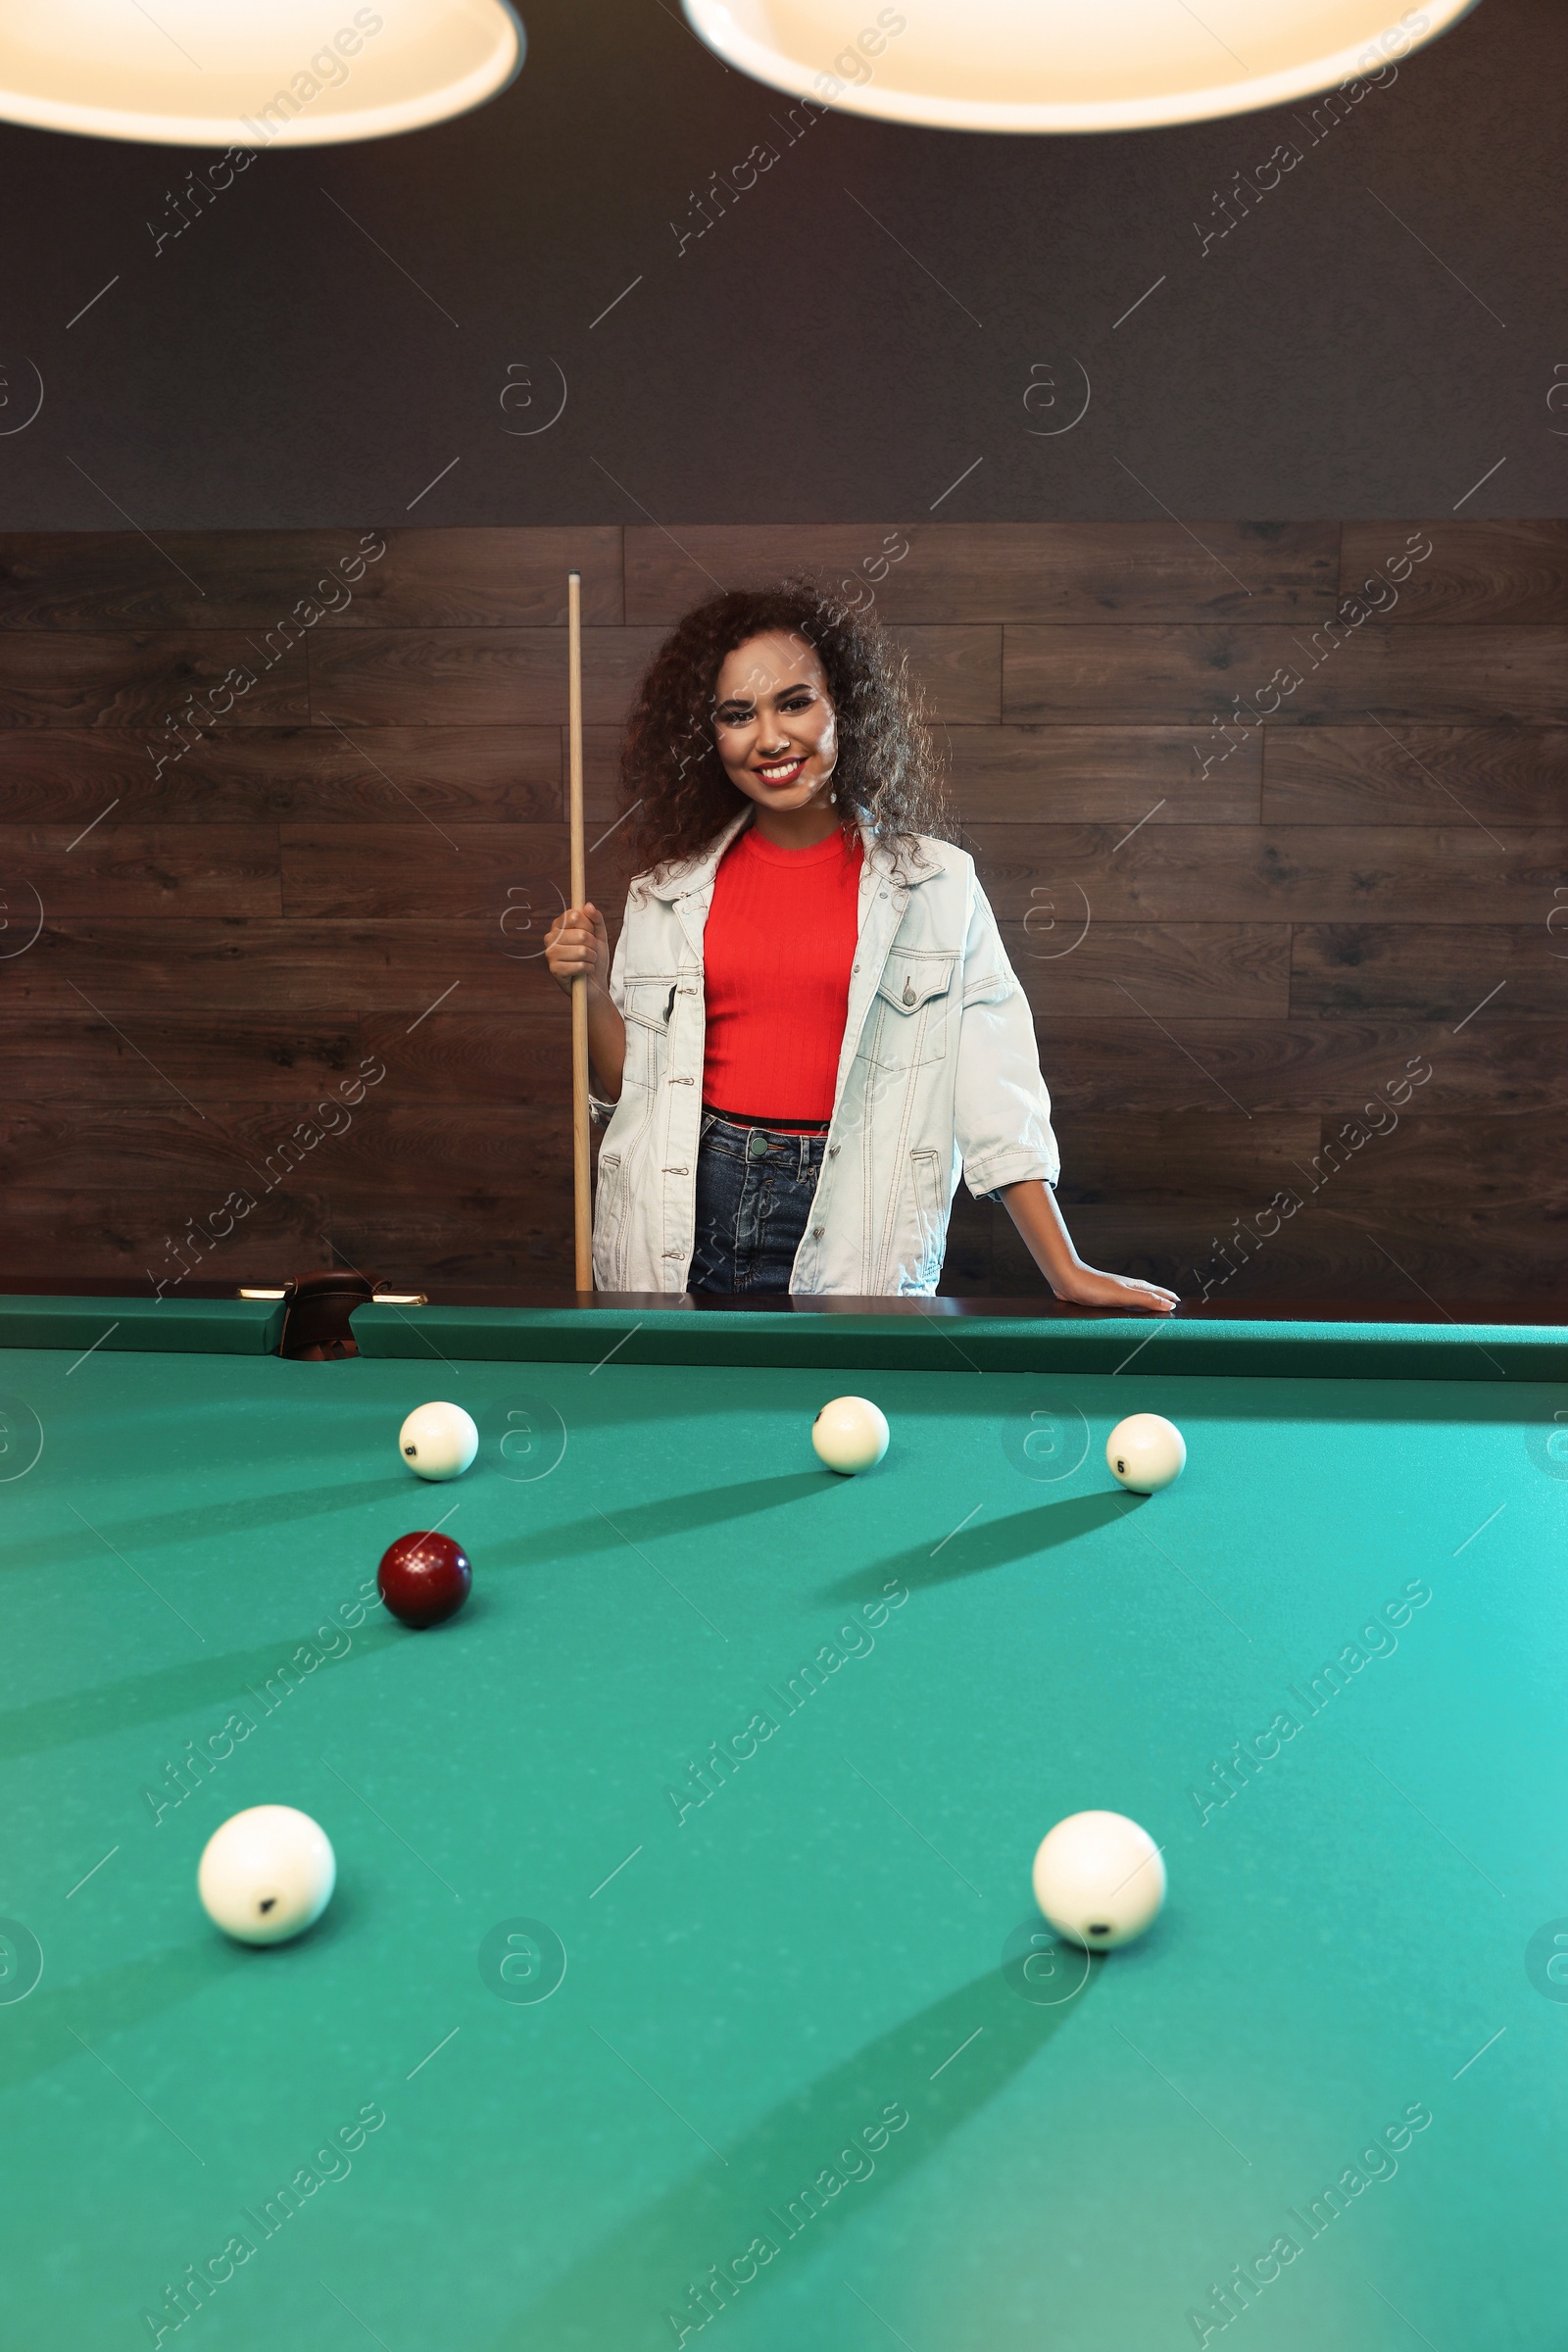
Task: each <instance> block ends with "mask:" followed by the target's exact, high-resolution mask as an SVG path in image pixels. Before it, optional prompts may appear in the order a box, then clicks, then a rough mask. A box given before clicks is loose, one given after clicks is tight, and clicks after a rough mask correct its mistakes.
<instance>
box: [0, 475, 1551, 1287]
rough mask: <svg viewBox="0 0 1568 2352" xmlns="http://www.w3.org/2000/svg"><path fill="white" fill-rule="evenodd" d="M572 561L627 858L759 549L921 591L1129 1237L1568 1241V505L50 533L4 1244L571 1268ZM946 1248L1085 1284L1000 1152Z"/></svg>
mask: <svg viewBox="0 0 1568 2352" xmlns="http://www.w3.org/2000/svg"><path fill="white" fill-rule="evenodd" d="M900 549H905V550H907V553H903V554H898V553H897V551H898V550H900ZM377 550H380V551H381V552H380V553H379V554H377V553H376V551H377ZM894 557H896V560H890V559H891V558H894ZM367 559H369V560H367ZM570 564H576V565H577V566H578V567H579V568H580V569H581V571H582V574H583V581H584V614H585V622H586V653H585V672H586V709H587V717H588V721H589V785H590V796H591V797H590V818H591V830H590V839H591V840H594V841H598V840H599V838H600V836H601V835H602V834H608V838H607V839H605V840H604V841H603V843H602V845H601V846H600V847H599V848H598V849H597V850H596V851H595V853H594V856H593V858H592V860H591V867H590V871H591V875H592V884H591V887H593V888H594V889H595V890H596V892H597V893H598V894H599V895H600V896H602V897H603V898H604V899H605V900H606V901H607V903H610V904H611V905H618V902H619V894H620V892H621V891H622V889H623V885H624V880H625V875H624V870H623V866H622V865H621V863H619V862H618V861H617V858H618V851H619V846H620V845H619V841H618V839H617V837H616V836H615V835H614V834H613V833H612V832H610V831H609V829H610V828H611V827H612V825H613V821H614V818H615V815H616V813H617V807H618V804H617V801H616V798H615V786H614V757H615V744H616V738H617V723H618V721H619V719H620V716H621V713H622V711H623V710H624V708H625V705H626V702H627V698H628V695H629V693H630V691H631V688H632V686H633V683H634V680H635V678H636V675H637V673H638V670H639V667H640V665H641V664H642V663H643V662H644V661H645V660H646V659H647V657H648V655H649V654H650V653H651V651H652V650H653V648H654V647H655V646H656V645H657V644H658V642H659V640H660V636H661V633H662V631H663V630H664V629H665V628H667V627H668V625H669V624H670V623H671V622H672V621H673V620H674V619H675V618H676V617H677V615H678V614H679V613H680V612H681V611H682V610H683V609H684V608H685V606H686V605H687V604H688V603H689V602H690V601H692V600H693V599H694V598H695V597H697V596H699V595H701V594H703V593H705V592H707V591H708V590H709V589H710V588H711V585H712V583H713V582H714V581H721V582H723V583H724V584H725V585H737V584H742V583H748V582H754V581H759V580H761V579H764V578H767V577H769V576H776V575H777V574H778V573H779V572H780V571H782V570H786V569H803V568H809V569H810V570H812V571H814V572H816V573H818V574H819V575H821V576H824V577H827V578H831V579H833V580H835V581H838V580H847V581H852V582H854V583H856V586H855V589H854V591H853V592H854V593H855V594H856V595H857V596H859V597H861V598H870V597H872V596H874V599H875V609H876V610H877V611H878V612H879V613H881V614H882V615H883V617H884V618H885V619H886V620H887V621H888V622H889V623H890V624H891V625H892V626H893V627H894V628H895V629H896V630H897V632H898V633H899V635H900V636H901V637H902V638H903V640H904V641H905V642H906V644H907V647H908V649H909V652H910V655H911V658H912V660H913V662H914V663H915V665H916V667H917V668H918V670H919V672H920V673H921V675H922V677H923V679H924V681H925V683H926V686H927V689H928V692H929V695H930V699H931V704H932V708H933V711H934V714H935V716H936V718H937V719H938V721H939V722H940V724H941V727H942V729H943V733H944V736H945V740H946V744H947V746H948V750H949V754H950V759H951V776H952V791H953V800H954V807H955V813H956V826H957V827H958V828H960V829H959V831H958V836H957V837H958V838H960V839H961V840H962V841H963V842H964V843H965V844H966V845H967V846H968V847H970V848H971V849H972V850H973V852H974V854H975V857H976V858H977V859H978V861H979V866H980V870H981V873H982V876H983V878H984V881H985V883H986V886H987V888H988V889H989V891H990V892H991V894H992V896H993V899H994V901H995V903H996V906H997V908H998V911H999V914H1000V916H1001V918H1002V921H1003V925H1004V930H1005V937H1006V940H1007V943H1008V947H1009V952H1010V953H1011V955H1012V956H1013V958H1014V961H1015V963H1016V966H1017V968H1018V971H1019V973H1020V975H1021V977H1022V979H1023V981H1024V983H1025V986H1026V987H1027V989H1028V992H1029V996H1030V1000H1031V1002H1032V1004H1033V1005H1034V1008H1035V1012H1036V1015H1037V1019H1038V1023H1039V1028H1040V1034H1041V1041H1042V1050H1043V1054H1044V1059H1045V1065H1046V1069H1047V1073H1048V1077H1049V1079H1050V1082H1051V1085H1052V1089H1053V1093H1054V1099H1055V1103H1056V1107H1057V1113H1058V1125H1059V1129H1060V1134H1061V1141H1062V1148H1063V1157H1064V1178H1063V1186H1062V1198H1063V1201H1064V1202H1065V1203H1066V1205H1067V1206H1068V1209H1069V1214H1070V1218H1071V1222H1072V1224H1073V1227H1074V1230H1075V1232H1076V1233H1077V1234H1078V1236H1079V1238H1080V1242H1081V1245H1082V1247H1083V1248H1084V1250H1085V1251H1086V1254H1093V1255H1094V1256H1096V1257H1097V1258H1098V1259H1099V1261H1100V1262H1102V1263H1103V1264H1107V1265H1114V1266H1119V1267H1123V1268H1127V1269H1130V1270H1136V1271H1141V1272H1144V1273H1148V1274H1152V1275H1155V1276H1157V1277H1159V1278H1160V1279H1162V1280H1166V1281H1169V1282H1172V1283H1173V1284H1175V1285H1176V1286H1177V1287H1178V1288H1180V1289H1182V1290H1183V1291H1185V1292H1188V1293H1196V1292H1198V1291H1199V1290H1201V1288H1202V1287H1204V1286H1205V1285H1206V1286H1207V1287H1208V1288H1209V1290H1210V1291H1211V1293H1213V1294H1215V1295H1218V1296H1223V1297H1229V1298H1233V1299H1244V1298H1248V1297H1258V1296H1262V1295H1266V1294H1272V1295H1275V1296H1285V1295H1293V1296H1298V1297H1299V1296H1313V1295H1317V1296H1326V1297H1337V1298H1357V1297H1359V1298H1366V1299H1399V1300H1404V1301H1414V1300H1415V1299H1416V1298H1417V1296H1418V1294H1419V1293H1422V1292H1424V1293H1427V1294H1430V1295H1431V1296H1433V1297H1435V1298H1437V1299H1455V1300H1457V1299H1506V1298H1509V1297H1515V1298H1521V1299H1524V1298H1535V1297H1538V1296H1540V1295H1541V1294H1542V1293H1544V1292H1549V1291H1551V1290H1553V1289H1557V1290H1560V1289H1561V1287H1562V1286H1561V1284H1560V1282H1559V1278H1558V1272H1557V1268H1558V1262H1559V1253H1560V1250H1561V1247H1562V1239H1563V1218H1564V1204H1565V1191H1568V1179H1565V1175H1564V1167H1565V1153H1564V1150H1563V1142H1564V1136H1563V1123H1564V1109H1565V1103H1568V1067H1565V1057H1564V1054H1563V1044H1564V1034H1565V1033H1564V1024H1563V1014H1564V1008H1565V1004H1568V820H1565V814H1564V806H1565V804H1564V794H1565V788H1568V525H1565V524H1562V523H1555V522H1522V523H1500V522H1466V521H1463V520H1454V519H1451V518H1450V519H1449V520H1446V521H1443V522H1427V523H1422V522H1419V521H1414V522H1379V523H1346V524H1344V525H1340V524H1336V523H1289V524H1278V525H1271V524H1256V525H1246V524H1234V523H1204V522H1201V521H1200V522H1195V523H1194V524H1192V525H1191V526H1190V527H1189V526H1187V525H1182V524H1177V523H1169V524H1167V523H1163V522H1156V523H1150V524H1125V523H1123V524H1093V523H1056V524H1022V523H1020V524H986V525H969V524H941V525H920V526H911V527H908V528H907V529H906V530H903V531H901V530H900V529H899V527H898V526H896V525H887V526H882V525H875V524H855V525H844V526H835V527H830V528H828V527H824V528H814V527H807V526H790V527H785V528H778V529H754V528H738V527H737V528H733V529H725V528H711V527H703V528H692V529H683V528H680V527H678V526H677V527H675V528H674V529H673V530H671V531H664V530H660V529H654V528H651V527H648V528H644V527H638V528H632V529H627V530H624V531H622V530H619V529H613V528H584V529H581V530H565V529H538V530H522V531H507V530H428V531H417V530H401V531H398V530H388V531H387V532H386V533H385V535H384V537H383V536H382V535H381V534H380V533H378V532H376V531H369V532H367V533H363V534H362V532H361V531H359V530H358V529H355V528H343V529H340V530H317V531H310V532H268V533H250V532H232V533H212V534H207V533H201V534H195V533H171V534H166V535H164V536H163V537H162V538H160V539H159V540H158V542H157V544H156V545H155V544H154V543H153V542H152V541H150V540H148V539H145V538H143V537H141V536H140V535H137V534H132V533H124V534H116V535H97V534H88V533H73V534H60V535H12V536H9V537H4V538H0V729H3V730H4V731H3V733H0V891H3V900H4V904H3V906H0V918H3V922H4V926H5V927H4V929H3V930H0V990H3V1004H4V1010H5V1014H6V1020H5V1038H6V1046H7V1054H6V1062H7V1084H6V1100H5V1107H4V1122H3V1131H0V1132H3V1142H0V1167H3V1171H4V1180H5V1205H6V1215H5V1220H4V1242H3V1246H0V1250H3V1266H0V1271H10V1272H32V1273H42V1274H49V1273H51V1272H52V1273H54V1274H57V1275H60V1276H65V1275H73V1276H88V1275H95V1274H106V1275H107V1274H113V1275H116V1276H128V1277H131V1278H139V1277H141V1276H142V1275H143V1274H146V1275H148V1276H149V1277H150V1278H151V1279H157V1278H158V1277H160V1276H168V1275H172V1274H173V1273H175V1272H176V1271H177V1270H178V1268H179V1266H180V1265H181V1264H186V1265H188V1266H190V1267H192V1268H194V1269H197V1270H199V1271H200V1272H201V1273H202V1274H203V1275H204V1276H206V1277H207V1278H209V1279H218V1280H222V1279H226V1278H227V1277H229V1276H232V1277H233V1278H234V1279H236V1280H240V1279H267V1278H269V1277H276V1276H278V1275H281V1274H282V1273H284V1272H286V1271H289V1270H291V1269H294V1268H298V1267H302V1266H310V1265H315V1264H324V1263H327V1262H329V1261H330V1260H331V1258H332V1257H333V1256H334V1255H335V1256H337V1257H338V1258H342V1259H346V1260H347V1261H349V1262H351V1263H353V1264H356V1265H360V1266H363V1267H365V1268H366V1269H367V1270H368V1271H370V1272H372V1273H374V1274H376V1275H378V1276H381V1277H383V1278H390V1279H400V1280H401V1279H415V1278H418V1277H439V1276H442V1275H445V1276H446V1277H448V1278H449V1279H456V1278H467V1279H470V1280H485V1279H490V1280H505V1281H515V1282H522V1283H525V1284H530V1285H537V1286H539V1287H541V1288H556V1289H560V1288H563V1287H567V1286H569V1280H570V1235H569V1209H570V1186H569V1152H568V1138H567V1120H566V1105H567V1101H568V1070H567V1044H566V1039H567V1025H566V1017H565V1005H564V1000H563V999H562V998H561V997H560V996H559V995H558V993H557V992H556V991H555V990H554V989H553V988H552V987H551V986H550V984H549V982H548V980H547V978H546V976H545V974H544V971H543V967H542V963H541V962H540V960H539V953H538V951H539V946H540V942H541V940H542V933H543V922H544V920H546V919H548V914H549V912H550V911H551V910H552V909H553V907H555V906H556V905H557V904H558V903H559V897H558V894H559V893H560V891H561V890H562V888H563V887H564V882H565V831H564V822H563V818H564V799H563V766H564V761H563V750H564V746H563V740H562V735H563V729H562V721H563V718H564V679H565V639H564V573H565V571H566V569H567V567H568V565H570ZM362 565H363V568H358V567H359V566H362ZM320 583H327V584H325V585H321V584H320ZM329 605H332V606H335V607H336V610H335V611H328V610H325V609H324V608H326V607H327V606H329ZM285 622H288V623H290V624H291V625H290V626H289V627H288V628H287V629H285V627H284V625H283V624H284V623H285ZM241 665H243V668H244V670H245V671H246V672H247V673H248V674H249V675H250V677H251V679H252V681H253V682H252V683H251V684H250V685H249V686H248V687H246V688H245V690H244V691H243V692H240V691H239V690H238V686H237V680H236V678H235V675H234V673H235V672H236V670H237V669H239V668H240V667H241ZM225 678H227V680H228V684H227V685H226V686H224V684H223V681H224V679H225ZM1291 679H1294V680H1295V683H1294V684H1288V683H1287V681H1288V680H1291ZM225 698H226V700H225ZM181 714H183V719H182V717H181ZM182 747H183V748H182ZM160 759H161V760H162V765H160V764H159V762H160ZM383 1069H384V1075H383V1076H379V1077H374V1078H373V1082H372V1083H368V1084H367V1083H366V1078H367V1075H368V1074H373V1073H374V1072H376V1071H378V1070H383ZM1423 1070H1425V1071H1428V1072H1429V1075H1427V1076H1425V1077H1423V1078H1421V1080H1420V1083H1419V1085H1410V1084H1409V1076H1410V1073H1411V1072H1419V1071H1423ZM1401 1082H1403V1087H1408V1091H1407V1092H1406V1091H1403V1087H1402V1086H1401ZM1391 1090H1392V1093H1391ZM1374 1102H1376V1103H1380V1104H1382V1105H1385V1106H1386V1107H1383V1108H1380V1109H1378V1110H1377V1111H1376V1112H1375V1113H1373V1114H1369V1113H1368V1112H1367V1111H1366V1109H1365V1107H1364V1106H1365V1105H1367V1104H1368V1103H1374ZM323 1104H325V1105H329V1106H331V1107H330V1108H328V1109H322V1108H321V1107H320V1106H321V1105H323ZM1357 1121H1358V1122H1359V1124H1354V1122H1357ZM1374 1126H1375V1127H1376V1128H1377V1130H1378V1131H1377V1132H1372V1129H1373V1127H1374ZM328 1130H330V1131H328ZM1332 1139H1338V1141H1337V1142H1335V1141H1333V1140H1332ZM1326 1147H1327V1148H1329V1156H1328V1157H1327V1158H1325V1157H1324V1156H1323V1154H1324V1152H1325V1149H1326ZM1281 1193H1284V1194H1286V1195H1287V1196H1291V1197H1294V1199H1295V1200H1296V1201H1298V1202H1299V1206H1297V1207H1295V1208H1292V1209H1291V1210H1290V1211H1289V1213H1288V1214H1287V1213H1286V1211H1285V1207H1284V1205H1283V1203H1282V1204H1281V1205H1279V1206H1276V1207H1274V1208H1272V1209H1271V1208H1270V1205H1269V1204H1270V1203H1271V1202H1273V1201H1275V1198H1276V1196H1277V1195H1280V1194H1281ZM243 1201H251V1202H252V1203H253V1205H251V1206H249V1207H244V1208H242V1206H241V1203H242V1202H243ZM1249 1236H1250V1239H1249V1238H1247V1237H1249ZM1238 1237H1241V1238H1238ZM182 1242H183V1254H181V1249H180V1245H181V1243H182ZM944 1287H945V1288H947V1289H949V1290H951V1291H962V1292H971V1293H992V1294H1017V1293H1020V1292H1024V1291H1028V1290H1032V1289H1034V1288H1036V1287H1037V1285H1036V1283H1035V1280H1034V1278H1033V1276H1032V1273H1031V1270H1030V1269H1029V1268H1028V1267H1027V1264H1026V1262H1025V1261H1024V1259H1023V1257H1022V1255H1021V1252H1020V1251H1019V1250H1018V1248H1017V1245H1016V1242H1015V1240H1014V1239H1013V1237H1012V1234H1011V1230H1010V1227H1009V1226H1008V1225H1007V1224H1006V1221H1005V1217H1003V1216H1002V1215H1001V1214H1000V1212H996V1211H992V1210H988V1209H984V1208H980V1207H976V1206H974V1205H972V1204H967V1203H966V1202H964V1201H962V1200H961V1197H960V1207H959V1210H958V1212H957V1214H956V1218H955V1225H954V1235H953V1244H952V1249H951V1252H950V1260H949V1269H948V1277H947V1281H946V1283H945V1286H944Z"/></svg>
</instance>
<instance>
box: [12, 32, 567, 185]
mask: <svg viewBox="0 0 1568 2352" xmlns="http://www.w3.org/2000/svg"><path fill="white" fill-rule="evenodd" d="M523 49H524V35H523V29H522V25H520V23H519V22H518V20H517V18H516V17H515V15H514V13H513V11H512V9H511V8H510V7H509V6H508V5H507V0H374V5H373V6H363V5H361V4H360V0H265V4H264V5H260V6H258V5H254V4H253V0H154V5H153V7H152V8H150V9H144V8H142V7H140V6H131V5H127V4H126V0H47V5H46V6H44V5H40V4H39V0H0V120H3V121H5V122H8V123H27V124H29V125H31V126H32V127H33V128H34V129H38V130H70V131H78V132H82V133H84V134H86V135H87V136H88V137H91V138H99V139H147V140H151V141H154V142H155V143H157V144H158V145H160V146H170V147H250V148H263V147H274V146H275V147H321V146H327V145H331V144H334V143H336V142H339V141H343V140H348V139H384V138H389V137H390V136H391V135H392V134H393V133H394V132H396V131H403V130H421V129H423V128H424V127H425V126H426V124H428V123H445V122H447V121H448V120H449V119H450V118H451V117H452V116H453V115H461V114H466V112H467V110H468V109H469V108H470V107H474V106H479V105H481V104H482V103H483V101H484V100H485V99H486V98H492V97H494V96H495V94H496V92H497V91H498V90H502V89H505V87H506V85H507V83H508V82H509V81H511V79H512V77H513V75H514V74H515V73H516V72H517V69H518V68H519V66H520V65H521V64H522V58H523Z"/></svg>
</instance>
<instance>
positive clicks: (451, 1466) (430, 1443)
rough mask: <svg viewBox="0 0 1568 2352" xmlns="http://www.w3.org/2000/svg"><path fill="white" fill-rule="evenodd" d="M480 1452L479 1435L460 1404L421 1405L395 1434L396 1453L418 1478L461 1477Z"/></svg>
mask: <svg viewBox="0 0 1568 2352" xmlns="http://www.w3.org/2000/svg"><path fill="white" fill-rule="evenodd" d="M478 1450H479V1432H478V1431H477V1429H475V1427H474V1425H473V1422H472V1420H471V1419H470V1417H469V1416H468V1414H466V1412H465V1411H464V1409H463V1407H462V1405H461V1404H421V1405H420V1406H419V1407H418V1408H417V1411H415V1412H412V1413H411V1414H410V1415H409V1417H408V1419H407V1420H406V1421H405V1422H404V1424H403V1427H402V1428H401V1429H400V1430H399V1431H398V1451H399V1453H401V1454H402V1456H403V1459H404V1460H405V1461H406V1462H407V1463H408V1465H409V1468H410V1469H411V1470H417V1472H418V1473H419V1476H420V1477H421V1478H461V1477H462V1476H463V1473H464V1472H465V1470H466V1468H467V1467H468V1464H469V1463H470V1462H471V1461H472V1459H473V1457H474V1455H475V1454H476V1453H477V1452H478Z"/></svg>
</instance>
